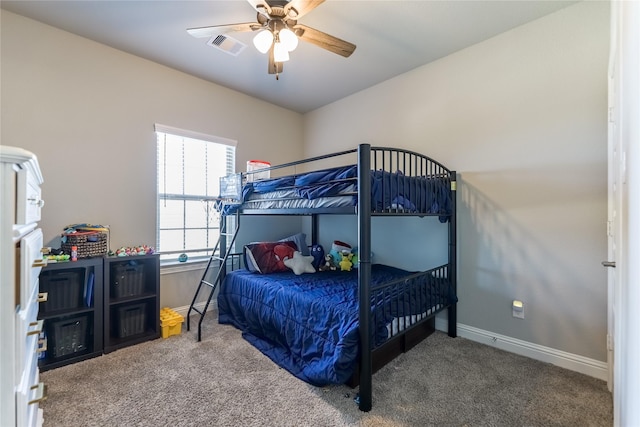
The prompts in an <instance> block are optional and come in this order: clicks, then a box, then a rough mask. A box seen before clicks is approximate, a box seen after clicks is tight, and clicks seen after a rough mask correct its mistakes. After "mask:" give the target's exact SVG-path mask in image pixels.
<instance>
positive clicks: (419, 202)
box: [223, 165, 452, 222]
mask: <svg viewBox="0 0 640 427" xmlns="http://www.w3.org/2000/svg"><path fill="white" fill-rule="evenodd" d="M357 173H358V169H357V166H356V165H350V166H341V167H336V168H330V169H323V170H319V171H313V172H307V173H303V174H299V175H295V176H294V175H291V176H285V177H281V178H274V179H268V180H264V181H256V182H248V183H246V184H245V185H244V186H243V188H242V202H245V201H247V200H249V198H250V196H251V195H252V194H257V193H268V192H272V191H276V190H281V189H290V188H294V189H295V192H296V194H297V197H299V198H303V199H307V200H316V199H319V198H321V197H332V196H337V195H340V194H343V192H344V191H347V190H348V189H349V188H353V185H354V184H357V183H356V178H357ZM370 173H371V175H370V176H371V209H372V210H373V211H381V210H384V209H403V210H405V211H407V212H415V213H428V214H437V215H440V216H441V221H442V222H445V221H446V220H447V215H450V214H451V210H452V203H451V197H452V196H451V183H450V180H449V177H448V176H446V177H425V176H418V177H408V176H405V175H404V174H403V173H402V171H396V172H393V173H391V172H385V171H381V170H376V171H371V172H370ZM352 191H353V190H352ZM356 203H357V199H356V197H355V196H354V197H353V205H355V204H356ZM239 207H240V206H239V205H227V206H225V207H224V210H223V214H230V213H233V212H235V210H236V209H238V208H239Z"/></svg>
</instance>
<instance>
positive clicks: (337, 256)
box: [329, 240, 352, 269]
mask: <svg viewBox="0 0 640 427" xmlns="http://www.w3.org/2000/svg"><path fill="white" fill-rule="evenodd" d="M351 250H352V248H351V245H350V244H348V243H345V242H341V241H340V240H334V241H333V243H332V244H331V251H329V254H331V258H332V259H333V265H334V267H336V268H340V269H341V266H340V262H341V261H342V257H343V255H344V254H350V253H351Z"/></svg>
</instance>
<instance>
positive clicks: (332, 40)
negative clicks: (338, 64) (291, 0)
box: [293, 24, 356, 58]
mask: <svg viewBox="0 0 640 427" xmlns="http://www.w3.org/2000/svg"><path fill="white" fill-rule="evenodd" d="M293 31H294V32H295V33H296V35H297V36H298V37H299V38H300V39H301V40H304V41H306V42H309V43H312V44H315V45H316V46H319V47H321V48H323V49H326V50H328V51H330V52H333V53H337V54H338V55H342V56H344V57H345V58H348V57H349V56H351V54H352V53H353V51H354V50H356V45H355V44H353V43H349V42H347V41H344V40H342V39H339V38H337V37H334V36H330V35H329V34H327V33H323V32H322V31H318V30H315V29H313V28H311V27H307V26H306V25H302V24H297V25H294V27H293Z"/></svg>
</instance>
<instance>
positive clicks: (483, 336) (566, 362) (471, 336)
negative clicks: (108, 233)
mask: <svg viewBox="0 0 640 427" xmlns="http://www.w3.org/2000/svg"><path fill="white" fill-rule="evenodd" d="M204 305H205V303H204V302H202V303H198V304H196V308H198V309H199V310H202V309H203V308H204ZM214 306H215V304H209V308H208V310H207V312H209V311H213V310H214V309H215V307H214ZM174 310H175V311H176V312H178V313H179V314H181V315H183V316H185V317H186V315H187V313H188V311H189V306H188V305H186V306H183V307H176V308H174ZM457 326H458V336H460V337H462V338H466V339H468V340H471V341H475V342H478V343H481V344H485V345H488V346H491V347H496V348H499V349H501V350H504V351H508V352H511V353H515V354H519V355H521V356H525V357H529V358H531V359H534V360H539V361H541V362H546V363H551V364H553V365H556V366H560V367H561V368H565V369H569V370H571V371H575V372H580V373H581V374H585V375H589V376H590V377H594V378H598V379H600V380H603V381H607V379H608V376H609V374H608V367H607V364H606V362H601V361H599V360H595V359H590V358H588V357H583V356H579V355H577V354H572V353H567V352H565V351H562V350H556V349H554V348H551V347H545V346H542V345H539V344H533V343H530V342H528V341H523V340H519V339H516V338H511V337H508V336H506V335H500V334H496V333H493V332H490V331H485V330H483V329H478V328H474V327H473V326H467V325H463V324H461V323H458V325H457ZM436 329H437V330H439V331H442V332H447V330H448V322H447V319H446V318H441V317H436Z"/></svg>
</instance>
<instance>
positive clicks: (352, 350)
mask: <svg viewBox="0 0 640 427" xmlns="http://www.w3.org/2000/svg"><path fill="white" fill-rule="evenodd" d="M447 273H448V266H447V265H444V266H441V267H437V268H434V269H431V270H428V271H425V272H418V273H411V272H408V271H405V270H402V269H398V268H395V267H390V266H386V265H380V264H374V265H372V266H371V291H370V300H369V304H370V307H371V322H370V323H369V325H370V328H369V329H370V330H369V336H370V337H371V340H370V341H371V343H372V350H371V351H372V352H371V355H372V357H373V368H374V370H375V369H377V368H379V367H381V366H382V365H383V364H384V363H386V362H388V361H389V360H391V359H392V358H393V357H395V355H397V354H399V353H401V352H402V351H406V350H408V349H409V348H410V347H412V346H413V345H415V344H417V343H418V342H419V341H420V340H421V339H422V338H424V337H425V336H426V335H428V334H429V333H430V332H431V331H432V330H433V325H434V322H433V320H434V316H435V315H436V314H437V313H438V312H440V311H442V310H444V309H446V308H448V307H451V306H452V305H453V304H455V303H456V301H457V298H456V296H455V292H454V290H453V287H452V286H451V285H450V281H449V278H448V277H449V275H448V274H447ZM218 310H219V322H220V323H224V324H232V325H234V326H235V327H237V328H238V329H240V330H241V331H242V333H243V336H244V338H245V339H246V340H247V341H249V342H250V343H251V344H253V345H254V346H255V347H256V348H258V349H259V350H260V351H261V352H262V353H264V354H265V355H266V356H268V357H269V358H270V359H271V360H273V361H274V362H275V363H276V364H278V365H279V366H281V367H283V368H284V369H286V370H287V371H289V372H290V373H291V374H293V375H295V376H296V377H298V378H300V379H301V380H303V381H305V382H308V383H310V384H313V385H317V386H322V385H326V384H342V383H347V384H348V385H351V386H355V385H357V378H358V375H357V374H358V366H359V360H360V354H361V353H360V352H361V349H360V344H359V343H360V335H359V334H360V331H359V320H358V319H359V304H358V270H357V269H354V270H352V271H323V272H317V273H314V274H303V275H295V274H294V273H293V272H278V273H273V274H256V273H252V272H249V271H247V270H244V269H242V270H236V271H231V272H228V273H227V274H226V276H225V278H224V280H223V282H222V284H221V287H220V293H219V295H218Z"/></svg>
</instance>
